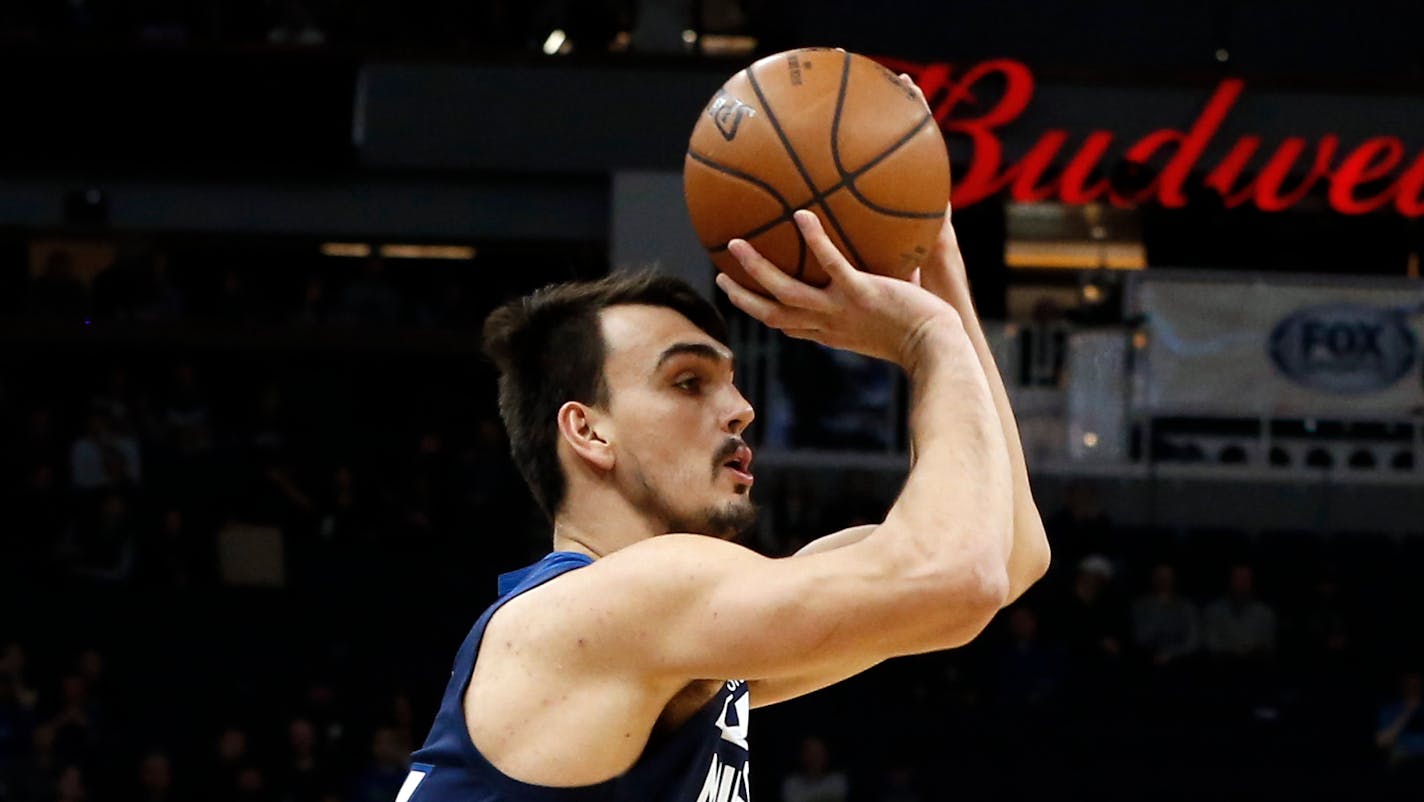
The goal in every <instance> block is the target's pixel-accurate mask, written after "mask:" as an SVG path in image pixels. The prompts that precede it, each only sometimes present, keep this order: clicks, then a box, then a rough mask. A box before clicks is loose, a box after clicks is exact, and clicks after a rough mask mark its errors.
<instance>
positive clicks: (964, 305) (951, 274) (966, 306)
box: [920, 206, 973, 316]
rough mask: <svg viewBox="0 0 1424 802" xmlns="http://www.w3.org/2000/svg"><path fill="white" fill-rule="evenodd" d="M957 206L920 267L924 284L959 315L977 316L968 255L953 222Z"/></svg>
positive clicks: (950, 210) (948, 213)
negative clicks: (971, 292) (972, 301)
mask: <svg viewBox="0 0 1424 802" xmlns="http://www.w3.org/2000/svg"><path fill="white" fill-rule="evenodd" d="M953 211H954V208H953V206H946V207H945V209H944V224H943V225H941V226H940V229H939V234H938V235H936V236H935V243H934V246H933V247H932V248H930V255H929V258H928V259H926V260H925V263H924V264H923V265H921V266H920V284H921V286H923V287H924V288H925V289H927V290H929V291H930V292H932V293H934V294H935V295H938V296H939V297H941V298H943V299H944V300H946V301H948V302H949V303H950V304H951V305H952V306H953V307H954V308H955V310H956V311H957V312H959V314H961V315H964V316H969V315H971V314H973V309H972V307H971V306H970V303H971V302H970V295H969V273H968V271H967V270H966V269H965V267H964V254H963V253H961V252H960V250H959V238H958V237H957V236H955V233H954V222H953V221H952V220H951V216H952V213H953Z"/></svg>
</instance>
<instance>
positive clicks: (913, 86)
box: [900, 72, 930, 109]
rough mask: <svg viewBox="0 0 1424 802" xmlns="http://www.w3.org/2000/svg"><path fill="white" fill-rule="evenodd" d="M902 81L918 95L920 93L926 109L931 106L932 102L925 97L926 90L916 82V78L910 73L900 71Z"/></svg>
mask: <svg viewBox="0 0 1424 802" xmlns="http://www.w3.org/2000/svg"><path fill="white" fill-rule="evenodd" d="M900 83H902V84H904V85H905V86H907V87H909V88H910V89H911V90H912V91H913V92H914V93H915V94H916V95H919V97H920V102H921V103H923V104H925V108H926V109H928V108H929V107H930V102H929V101H928V100H926V99H925V90H923V89H921V88H920V85H919V84H917V83H915V79H914V78H911V77H910V76H909V75H908V74H906V73H903V72H902V73H900Z"/></svg>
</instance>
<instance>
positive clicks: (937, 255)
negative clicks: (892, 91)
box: [898, 72, 973, 316]
mask: <svg viewBox="0 0 1424 802" xmlns="http://www.w3.org/2000/svg"><path fill="white" fill-rule="evenodd" d="M898 77H899V79H900V83H901V84H903V85H904V86H905V88H906V89H909V90H910V91H912V92H914V93H915V95H916V96H917V97H919V99H920V103H922V104H924V107H925V111H927V112H931V113H933V111H932V109H930V104H929V101H927V100H926V99H925V91H924V90H923V89H921V88H920V85H919V84H917V83H915V79H913V78H911V77H910V76H909V75H908V74H906V73H903V72H902V73H900V75H899V76H898ZM953 210H954V209H953V206H946V207H945V210H944V225H942V226H941V227H940V230H939V236H937V237H936V238H935V244H934V248H933V249H932V250H931V251H930V257H929V259H928V260H927V261H926V262H925V264H924V265H923V266H922V274H921V278H920V283H921V286H923V287H924V288H925V289H927V290H929V291H930V292H932V293H934V294H935V295H938V296H939V297H941V298H943V299H945V300H946V301H949V302H950V304H952V305H953V306H954V308H955V310H957V311H958V312H959V313H960V314H961V315H966V316H967V315H970V314H973V309H972V307H971V305H970V296H969V275H968V273H967V272H966V271H965V268H964V255H963V254H962V253H960V251H959V240H958V238H956V237H955V234H954V224H953V223H952V222H951V221H950V217H951V212H953Z"/></svg>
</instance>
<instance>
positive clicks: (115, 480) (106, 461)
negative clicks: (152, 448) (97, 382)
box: [69, 407, 143, 491]
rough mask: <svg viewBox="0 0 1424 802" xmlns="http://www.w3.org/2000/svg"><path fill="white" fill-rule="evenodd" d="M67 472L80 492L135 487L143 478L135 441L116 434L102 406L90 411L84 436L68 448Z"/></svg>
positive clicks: (136, 441) (121, 434)
mask: <svg viewBox="0 0 1424 802" xmlns="http://www.w3.org/2000/svg"><path fill="white" fill-rule="evenodd" d="M69 471H70V481H71V482H72V483H73V485H74V487H75V488H76V489H78V490H81V491H88V490H97V489H99V488H109V487H117V488H124V487H133V486H137V485H138V484H140V482H141V481H142V478H143V460H142V457H141V456H140V452H139V444H138V440H137V439H136V438H134V437H133V436H132V435H128V434H124V433H122V432H119V431H116V430H115V428H114V426H113V420H112V419H111V418H110V416H109V413H108V412H107V411H106V410H105V409H104V408H103V407H94V408H91V409H90V410H89V416H88V419H87V424H86V426H85V431H84V434H83V435H82V436H81V437H79V438H78V439H76V440H75V441H74V445H73V446H71V447H70V449H69Z"/></svg>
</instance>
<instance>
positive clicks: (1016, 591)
mask: <svg viewBox="0 0 1424 802" xmlns="http://www.w3.org/2000/svg"><path fill="white" fill-rule="evenodd" d="M950 212H951V210H950V209H949V208H946V209H945V213H944V225H943V226H942V227H941V228H940V232H939V237H938V238H937V239H936V241H935V246H934V250H933V251H931V253H930V258H929V260H928V261H926V262H925V264H924V265H922V266H921V268H920V276H919V281H920V286H922V287H924V288H925V289H927V290H929V291H930V292H932V293H934V294H935V295H937V296H939V297H940V298H942V299H943V300H945V301H948V302H949V303H950V305H951V306H953V307H954V309H955V311H957V312H959V316H960V318H961V320H962V322H963V324H964V329H965V331H966V332H967V333H968V334H969V340H970V342H971V343H973V345H974V352H975V354H976V355H977V356H978V357H979V364H980V365H981V366H983V368H984V377H985V378H986V379H987V380H988V382H989V392H990V393H991V394H992V395H993V398H994V407H995V409H996V410H997V412H998V413H999V425H1000V427H1001V428H1002V429H1003V432H1004V441H1005V443H1007V445H1008V447H1009V470H1010V473H1011V478H1012V482H1013V516H1014V526H1013V531H1014V541H1013V549H1012V550H1011V551H1010V553H1009V565H1008V573H1009V595H1008V599H1007V600H1006V601H1005V602H1004V606H1006V607H1007V606H1008V605H1010V604H1012V603H1013V602H1014V600H1015V599H1017V598H1018V597H1019V596H1021V595H1023V592H1024V591H1025V590H1027V589H1028V587H1029V586H1030V585H1032V584H1033V583H1035V582H1037V581H1038V580H1039V579H1040V578H1042V577H1043V575H1044V574H1045V573H1046V572H1047V571H1048V563H1049V558H1050V553H1049V547H1048V536H1047V533H1046V532H1045V531H1044V528H1043V518H1042V517H1041V516H1040V515H1039V512H1038V505H1037V504H1036V503H1034V500H1033V489H1032V488H1031V487H1030V486H1029V482H1028V465H1027V463H1026V462H1025V460H1024V454H1023V444H1022V442H1020V440H1019V428H1018V423H1017V422H1015V420H1014V409H1013V406H1011V405H1010V404H1009V393H1008V390H1006V389H1005V388H1004V380H1003V377H1002V376H1000V374H999V368H998V366H997V365H995V364H994V352H993V351H992V350H991V349H990V348H989V340H988V338H987V337H985V336H984V328H983V326H981V325H980V323H979V315H978V314H977V313H976V312H975V310H974V301H973V299H972V297H971V296H970V293H969V278H968V274H967V272H966V271H965V267H964V256H963V255H962V254H961V253H960V251H959V241H958V239H957V238H956V237H955V234H954V226H953V225H952V224H951V223H950Z"/></svg>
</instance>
